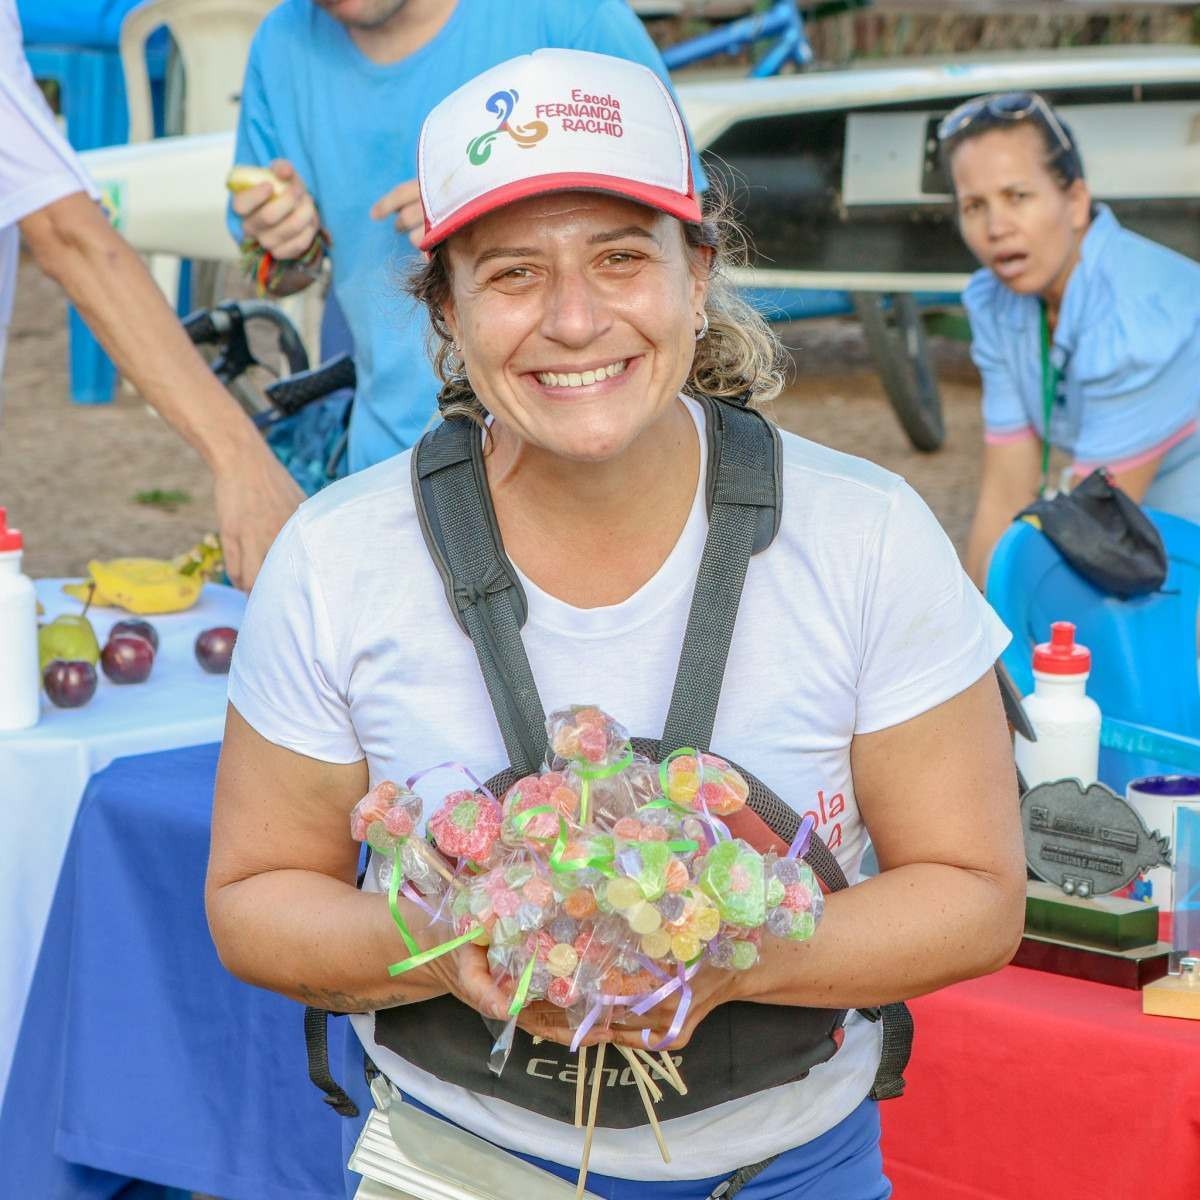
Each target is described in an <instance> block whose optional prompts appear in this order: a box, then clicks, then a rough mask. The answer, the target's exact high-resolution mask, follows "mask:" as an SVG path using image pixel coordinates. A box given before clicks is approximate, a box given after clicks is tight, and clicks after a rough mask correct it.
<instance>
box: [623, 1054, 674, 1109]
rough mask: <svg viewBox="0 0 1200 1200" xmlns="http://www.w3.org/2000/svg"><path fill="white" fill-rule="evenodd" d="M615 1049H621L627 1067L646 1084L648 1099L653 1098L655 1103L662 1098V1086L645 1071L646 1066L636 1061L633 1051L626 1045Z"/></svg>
mask: <svg viewBox="0 0 1200 1200" xmlns="http://www.w3.org/2000/svg"><path fill="white" fill-rule="evenodd" d="M617 1049H618V1050H620V1051H621V1053H622V1055H624V1057H625V1060H626V1062H628V1063H629V1069H630V1070H631V1071H632V1072H633V1073H634V1075H635V1076H636V1077H640V1078H641V1081H642V1083H644V1084H645V1085H646V1091H648V1092H649V1093H650V1099H651V1100H653V1101H654V1103H655V1104H658V1103H659V1102H660V1101H661V1100H662V1098H663V1093H662V1088H660V1087H659V1086H658V1084H657V1083H655V1082H654V1080H653V1079H651V1078H650V1072H649V1071H647V1070H646V1068H645V1067H644V1066H642V1064H641V1063H640V1062H639V1061H638V1058H637V1055H636V1054H635V1053H634V1051H632V1050H630V1049H629V1047H628V1046H618V1047H617Z"/></svg>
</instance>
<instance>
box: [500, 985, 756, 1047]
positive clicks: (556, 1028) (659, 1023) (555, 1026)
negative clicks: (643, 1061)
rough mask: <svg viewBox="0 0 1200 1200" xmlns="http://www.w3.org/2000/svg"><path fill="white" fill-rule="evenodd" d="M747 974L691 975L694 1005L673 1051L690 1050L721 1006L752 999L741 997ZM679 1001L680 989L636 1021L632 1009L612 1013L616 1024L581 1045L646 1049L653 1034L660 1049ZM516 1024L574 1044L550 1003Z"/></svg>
mask: <svg viewBox="0 0 1200 1200" xmlns="http://www.w3.org/2000/svg"><path fill="white" fill-rule="evenodd" d="M745 974H746V972H742V971H723V970H720V969H719V968H717V967H712V966H709V965H707V964H705V965H704V966H702V967H701V968H700V969H699V970H698V971H697V972H696V973H695V975H693V976H692V978H691V980H690V982H689V984H688V986H689V987H690V989H691V1003H690V1004H689V1006H688V1010H687V1013H686V1015H685V1016H684V1019H683V1024H682V1026H681V1027H680V1030H679V1033H678V1034H677V1036H676V1037H674V1038H673V1039H672V1040H671V1043H670V1048H671V1049H672V1050H678V1049H680V1048H681V1047H683V1046H686V1045H687V1044H688V1042H689V1041H691V1039H692V1035H693V1034H694V1033H695V1032H696V1028H697V1026H698V1025H699V1024H700V1022H701V1021H703V1020H704V1018H705V1017H707V1016H708V1014H709V1013H710V1012H712V1010H713V1009H714V1008H716V1007H717V1006H718V1005H720V1004H728V1003H729V1001H731V1000H742V999H746V998H747V997H746V996H744V995H742V988H743V981H742V977H743V976H744V975H745ZM680 998H681V997H680V989H676V990H675V991H673V992H672V993H671V994H670V995H669V996H667V997H666V998H665V999H663V1000H660V1001H659V1002H658V1004H656V1005H655V1006H654V1007H653V1008H652V1009H651V1010H650V1011H649V1012H648V1013H646V1014H644V1015H643V1016H640V1017H639V1016H635V1015H634V1014H633V1013H631V1012H630V1011H629V1009H628V1008H618V1009H616V1010H615V1012H614V1013H613V1016H612V1020H611V1022H608V1023H607V1024H606V1023H605V1021H604V1019H603V1018H601V1020H600V1021H598V1022H597V1023H596V1024H595V1025H594V1026H593V1027H592V1028H591V1029H590V1030H588V1032H587V1034H586V1035H585V1036H584V1038H583V1041H582V1044H583V1045H587V1046H591V1045H595V1044H596V1043H597V1042H612V1043H614V1044H615V1045H618V1046H631V1047H635V1048H636V1047H644V1046H645V1045H646V1043H645V1042H644V1041H643V1040H642V1031H643V1030H649V1031H650V1039H649V1040H650V1045H651V1046H654V1047H655V1048H659V1043H660V1042H662V1040H663V1038H665V1037H666V1035H667V1032H668V1031H669V1030H670V1028H671V1024H672V1022H674V1020H675V1016H676V1013H677V1012H678V1009H679V1001H680ZM517 1024H518V1025H520V1027H521V1028H522V1029H524V1030H525V1031H526V1032H527V1033H530V1034H532V1035H533V1036H534V1037H541V1038H545V1039H546V1041H548V1042H559V1043H560V1044H562V1045H564V1046H566V1045H570V1043H571V1039H572V1038H573V1037H574V1036H575V1027H574V1026H572V1025H570V1024H568V1021H567V1013H566V1010H565V1009H562V1008H559V1007H558V1006H557V1005H555V1004H550V1003H549V1002H547V1001H545V1000H539V1001H535V1002H534V1003H532V1004H528V1005H526V1006H525V1008H524V1009H522V1011H521V1016H520V1018H519V1019H518V1021H517ZM662 1048H664V1049H665V1048H666V1047H662Z"/></svg>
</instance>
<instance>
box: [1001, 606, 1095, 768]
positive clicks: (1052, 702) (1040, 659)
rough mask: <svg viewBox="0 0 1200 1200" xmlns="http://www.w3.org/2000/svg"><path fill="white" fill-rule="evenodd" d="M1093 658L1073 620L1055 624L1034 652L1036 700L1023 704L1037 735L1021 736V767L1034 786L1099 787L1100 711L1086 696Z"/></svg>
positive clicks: (1017, 748)
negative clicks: (1064, 782) (1075, 783)
mask: <svg viewBox="0 0 1200 1200" xmlns="http://www.w3.org/2000/svg"><path fill="white" fill-rule="evenodd" d="M1091 669H1092V654H1091V651H1090V650H1088V648H1087V647H1086V646H1081V645H1079V643H1078V642H1076V640H1075V626H1074V625H1073V624H1071V622H1070V621H1055V622H1054V623H1053V624H1052V625H1051V626H1050V640H1049V641H1048V642H1042V643H1040V644H1039V645H1038V646H1037V647H1036V648H1035V649H1034V652H1033V678H1034V686H1033V695H1032V696H1026V697H1025V698H1024V699H1023V700H1022V701H1021V707H1022V708H1023V709H1024V710H1025V714H1026V716H1028V717H1029V721H1030V724H1032V725H1033V729H1034V732H1035V733H1036V734H1037V741H1036V742H1031V741H1028V740H1027V739H1026V738H1023V737H1022V736H1021V735H1020V734H1019V733H1018V734H1017V735H1016V745H1015V751H1016V758H1017V767H1018V768H1019V769H1020V772H1021V775H1022V776H1023V777H1024V779H1025V782H1026V784H1027V785H1028V786H1029V787H1031V788H1032V787H1036V786H1037V785H1038V784H1039V783H1046V782H1047V781H1049V780H1054V779H1078V780H1079V783H1080V785H1081V786H1082V787H1085V788H1086V787H1087V786H1088V785H1089V784H1092V783H1095V782H1096V778H1097V775H1098V773H1099V767H1100V709H1099V707H1098V706H1097V704H1096V702H1095V701H1094V700H1093V699H1091V697H1090V696H1088V695H1087V693H1086V692H1085V691H1084V685H1085V684H1086V683H1087V678H1088V675H1089V674H1090V672H1091Z"/></svg>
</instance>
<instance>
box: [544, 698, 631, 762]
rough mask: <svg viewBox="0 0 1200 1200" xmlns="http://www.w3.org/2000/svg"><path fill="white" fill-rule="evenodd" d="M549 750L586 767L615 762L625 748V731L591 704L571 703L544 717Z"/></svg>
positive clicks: (627, 741)
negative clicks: (569, 705) (568, 706)
mask: <svg viewBox="0 0 1200 1200" xmlns="http://www.w3.org/2000/svg"><path fill="white" fill-rule="evenodd" d="M546 733H547V735H548V736H549V739H550V749H551V750H552V751H553V752H554V753H555V754H556V755H557V756H558V757H559V758H561V759H565V760H566V761H567V762H577V763H584V764H587V765H588V766H592V767H595V766H600V765H601V764H607V763H615V762H618V761H619V760H620V759H621V758H622V757H623V756H624V755H625V754H627V752H628V749H629V734H628V733H627V732H626V731H625V728H624V726H622V725H620V724H618V723H617V722H616V721H614V720H613V718H612V717H610V716H609V715H608V714H607V713H605V712H602V711H601V710H600V709H598V708H596V706H595V705H592V704H587V705H582V704H575V705H572V706H571V707H570V708H560V709H559V710H558V711H557V712H552V713H551V714H550V716H549V717H547V718H546Z"/></svg>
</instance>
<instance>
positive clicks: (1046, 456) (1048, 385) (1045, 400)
mask: <svg viewBox="0 0 1200 1200" xmlns="http://www.w3.org/2000/svg"><path fill="white" fill-rule="evenodd" d="M1041 310H1042V490H1041V493H1040V494H1041V495H1043V496H1044V495H1045V494H1046V492H1047V491H1048V490H1049V487H1050V413H1051V411H1052V410H1053V408H1054V400H1055V397H1056V396H1057V395H1058V384H1059V380H1060V378H1061V373H1060V371H1059V369H1058V367H1056V366H1054V364H1053V363H1051V361H1050V319H1049V317H1047V316H1046V305H1045V304H1042V305H1041Z"/></svg>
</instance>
